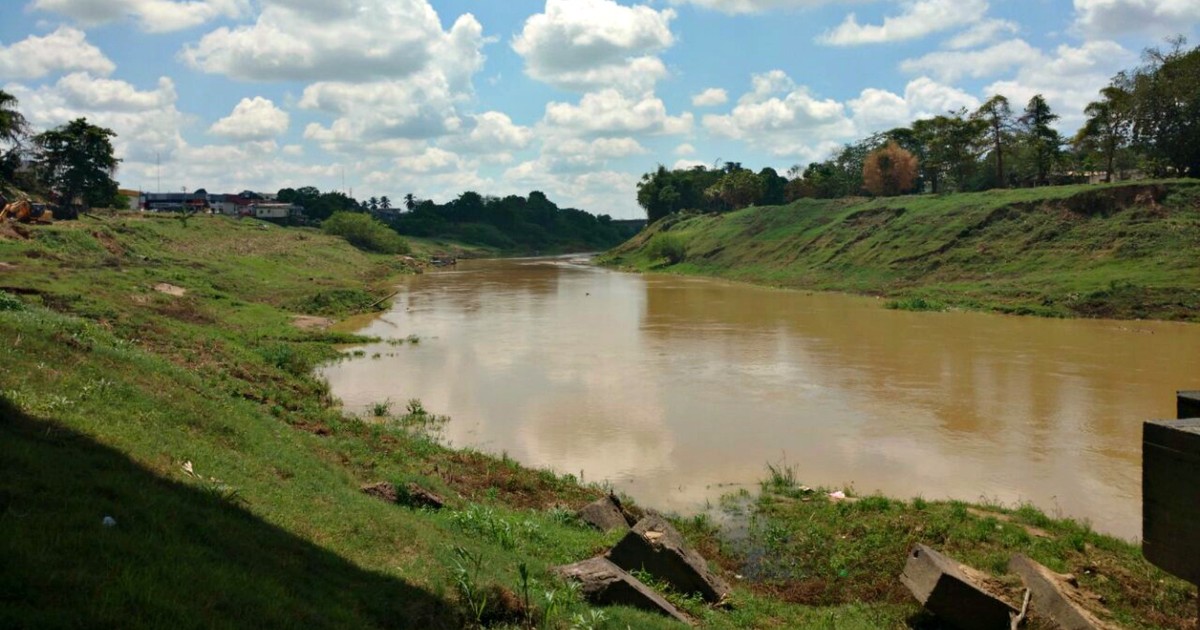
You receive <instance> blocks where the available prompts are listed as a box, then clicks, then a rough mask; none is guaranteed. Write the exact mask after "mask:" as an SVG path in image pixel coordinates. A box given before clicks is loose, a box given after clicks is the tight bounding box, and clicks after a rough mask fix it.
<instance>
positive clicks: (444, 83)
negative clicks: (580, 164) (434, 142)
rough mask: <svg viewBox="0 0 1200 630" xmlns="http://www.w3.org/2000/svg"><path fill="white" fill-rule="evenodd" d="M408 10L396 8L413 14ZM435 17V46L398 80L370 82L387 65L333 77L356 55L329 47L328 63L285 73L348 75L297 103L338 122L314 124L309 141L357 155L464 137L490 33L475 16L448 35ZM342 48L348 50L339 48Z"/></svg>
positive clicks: (367, 3) (370, 1) (375, 1)
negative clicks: (336, 66) (465, 109)
mask: <svg viewBox="0 0 1200 630" xmlns="http://www.w3.org/2000/svg"><path fill="white" fill-rule="evenodd" d="M276 1H278V0H276ZM291 1H292V2H298V1H299V0H291ZM358 2H360V3H362V5H363V6H364V7H365V8H371V9H378V8H380V6H381V5H379V2H380V0H358ZM411 4H412V3H411V2H410V3H409V5H411ZM419 4H420V5H422V6H423V7H424V8H425V9H429V6H428V4H425V3H424V0H420V2H419ZM409 5H404V6H400V7H395V9H396V10H397V11H399V10H401V9H404V8H405V7H407V8H412V7H411V6H409ZM429 12H430V13H432V9H429ZM418 13H422V12H420V11H418ZM306 15H307V14H306ZM330 19H334V18H330ZM348 19H353V20H359V19H361V18H358V17H353V18H348ZM432 19H433V22H432V24H433V28H435V29H436V33H433V34H432V36H431V40H430V41H429V42H427V44H428V45H429V46H430V48H429V49H427V50H424V51H422V52H420V53H419V56H420V57H421V60H420V65H419V67H410V66H405V67H404V68H391V69H390V70H387V72H391V73H395V74H396V76H395V77H394V78H385V79H378V80H367V79H368V78H369V77H372V76H375V75H376V74H377V73H379V72H383V71H384V69H383V66H382V65H381V66H378V67H377V68H376V70H366V71H353V72H351V71H347V72H340V73H337V72H332V71H333V68H330V67H327V66H328V64H330V63H333V60H337V59H342V58H343V57H344V55H347V54H349V52H348V49H341V48H338V49H337V50H333V49H332V48H329V47H325V48H323V50H324V53H322V54H325V53H329V55H330V56H329V57H321V58H313V59H309V60H307V61H303V62H298V63H296V64H294V65H293V66H292V67H291V69H290V70H287V71H286V72H285V73H284V74H287V73H291V72H301V71H303V72H311V73H312V74H313V76H324V74H325V73H326V72H327V71H329V72H331V73H332V74H333V75H337V76H339V77H341V78H340V79H338V80H330V81H316V82H314V83H311V84H309V85H308V86H307V87H305V89H304V92H303V94H302V95H301V97H300V99H299V102H298V105H299V106H300V107H301V108H303V109H309V110H315V111H320V112H324V113H327V114H330V115H333V116H334V117H335V118H334V120H333V121H332V122H331V123H329V124H321V123H310V124H309V125H308V126H307V127H306V128H305V132H304V135H305V137H306V138H308V139H311V140H314V141H317V142H319V143H321V145H322V146H323V147H324V148H325V149H327V150H330V151H354V150H356V147H357V145H359V144H376V143H379V142H380V141H385V140H388V139H425V138H434V137H438V136H443V135H451V134H457V133H459V132H460V131H462V130H463V129H464V124H465V122H464V115H463V114H462V113H460V111H459V106H460V105H461V104H462V103H465V102H467V101H469V99H470V98H471V94H472V86H471V78H472V76H473V75H474V74H475V73H476V72H478V70H479V69H480V68H481V67H482V65H483V61H484V58H483V55H482V53H481V52H480V50H481V48H482V46H483V44H484V37H483V28H482V26H481V25H480V24H479V22H478V21H477V20H476V19H475V18H474V17H473V16H471V15H464V16H461V17H459V18H458V20H456V21H455V23H454V26H453V27H452V28H451V29H450V30H449V31H448V32H445V33H443V32H442V31H441V29H440V27H438V26H437V18H436V15H434V16H433V17H432ZM261 23H262V20H260V24H261ZM355 24H358V22H357V21H356V22H355ZM358 26H362V27H365V26H366V25H365V24H358ZM334 30H337V29H336V28H335V29H334ZM431 33H432V31H431ZM338 46H341V44H337V45H336V46H334V47H333V48H337V47H338ZM347 46H349V44H347ZM318 47H320V46H318ZM331 51H332V52H331ZM393 53H394V51H392V50H391V49H390V48H387V49H385V50H382V51H381V54H383V55H384V56H389V55H393ZM395 54H400V53H395ZM374 63H375V62H371V63H368V64H367V65H368V66H371V65H373V64H374ZM352 65H353V64H352ZM253 68H257V70H255V71H256V72H257V71H259V70H262V71H266V68H264V67H260V66H259V65H258V62H255V64H251V66H250V67H249V68H243V70H247V69H253ZM377 146H378V145H377Z"/></svg>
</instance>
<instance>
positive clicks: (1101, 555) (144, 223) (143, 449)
mask: <svg viewBox="0 0 1200 630" xmlns="http://www.w3.org/2000/svg"><path fill="white" fill-rule="evenodd" d="M29 231H30V235H31V238H29V239H25V238H21V239H19V240H4V241H0V339H3V340H4V341H3V344H2V345H0V556H2V557H3V558H4V559H5V561H4V562H3V563H0V626H3V627H71V626H120V627H163V626H179V627H193V626H205V627H208V626H225V625H228V626H240V625H244V626H254V627H278V626H296V625H305V626H311V627H414V628H438V627H443V628H457V627H464V626H472V625H489V626H491V627H514V628H515V627H526V626H537V627H549V628H568V627H596V628H602V627H611V628H624V627H626V626H629V627H636V628H669V627H681V626H680V625H679V622H678V621H675V620H673V619H670V618H668V617H664V616H660V615H656V614H653V613H649V612H643V611H639V610H635V609H631V608H626V607H612V608H592V607H591V605H590V604H589V603H587V602H585V601H584V600H583V598H582V595H581V594H580V593H579V592H578V591H577V590H576V589H573V588H572V587H571V586H570V583H569V582H566V581H562V580H561V579H559V578H556V577H555V576H554V573H553V571H552V569H553V567H556V566H561V565H564V564H569V563H574V562H578V561H581V560H585V559H587V558H590V557H593V556H594V555H596V554H597V553H600V552H602V551H603V550H605V549H608V548H611V547H612V546H613V545H615V544H617V542H618V541H619V540H620V538H621V537H622V533H621V532H619V531H618V532H612V533H602V532H599V531H596V530H593V529H590V528H588V527H587V526H585V525H583V524H582V523H580V522H579V521H578V520H577V519H576V518H575V516H574V511H575V509H577V508H579V507H582V506H584V505H586V504H588V503H590V502H592V501H593V500H595V499H596V498H599V497H601V496H602V495H603V494H604V491H603V489H601V488H597V487H592V486H586V485H582V484H580V483H578V482H577V481H576V480H575V479H574V478H572V477H570V476H563V475H558V474H555V473H552V472H549V471H544V470H531V469H528V468H525V467H523V466H521V465H520V464H518V463H517V462H514V461H512V460H511V459H509V458H507V457H503V456H499V457H493V456H489V455H485V454H482V453H478V452H474V451H469V450H454V449H450V448H447V447H445V446H444V445H442V444H440V443H439V442H438V440H437V439H436V436H437V432H436V429H437V427H438V426H439V425H440V424H441V423H444V422H446V420H445V419H443V418H438V417H436V416H435V415H434V414H431V413H430V412H428V411H426V410H425V409H424V408H423V407H422V406H421V405H420V403H419V402H418V401H409V402H408V404H407V405H406V404H404V403H402V402H395V403H393V402H392V401H388V400H381V401H379V405H377V406H376V408H375V409H373V410H372V411H371V412H370V415H371V417H359V418H355V417H349V416H347V415H346V414H345V413H344V411H343V410H342V409H341V408H340V406H339V405H338V404H337V401H335V400H333V399H332V397H331V396H330V395H329V392H328V388H327V386H326V385H325V384H324V383H322V382H321V381H319V380H317V379H315V378H314V377H313V376H312V373H313V368H314V366H316V365H318V364H319V363H321V362H324V361H329V360H336V359H337V358H338V356H339V350H338V349H337V348H338V347H341V345H342V344H360V343H363V342H365V341H367V340H366V339H364V338H362V337H359V336H356V335H350V334H345V333H337V332H332V331H330V330H327V329H322V327H321V326H319V325H318V326H313V325H312V321H313V320H311V319H299V320H298V318H299V317H300V316H306V317H314V318H322V317H323V318H327V319H341V318H344V317H346V316H348V315H352V314H355V313H360V312H363V311H369V310H370V309H372V308H378V306H376V305H375V303H376V302H377V301H378V300H379V298H383V297H386V296H387V295H388V293H389V288H390V286H391V283H392V282H393V281H394V279H395V277H396V275H397V274H401V273H406V272H408V270H409V269H410V266H409V265H408V263H407V261H405V260H404V259H402V258H397V257H392V256H383V255H373V254H367V253H364V252H361V251H358V250H356V249H354V248H352V247H350V246H349V245H348V244H347V243H345V242H344V241H342V240H340V239H337V238H333V237H329V236H326V235H323V234H320V233H319V232H317V231H314V230H308V229H292V228H286V229H285V228H277V227H274V226H270V227H263V226H261V225H259V224H258V223H257V222H254V221H242V222H238V221H234V220H230V219H225V218H221V217H193V218H192V219H191V220H190V221H187V222H183V221H178V220H175V219H171V218H164V217H144V216H118V217H112V218H105V219H88V220H81V221H77V222H70V223H62V224H58V225H54V226H35V227H33V228H31V229H30V230H29ZM416 249H418V250H419V249H420V246H419V245H417V247H416ZM299 323H303V324H304V325H303V326H301V325H298V324H299ZM406 332H407V331H397V335H398V337H397V341H398V340H399V339H401V338H403V337H404V336H405V334H406ZM409 344H410V345H404V344H400V343H397V344H395V345H394V346H392V347H393V348H394V351H395V352H397V353H400V352H403V351H404V350H405V349H406V348H409V347H411V342H409ZM434 411H436V410H434ZM449 422H453V419H451V420H449ZM380 482H387V483H388V484H390V485H383V486H381V485H380ZM364 487H366V488H367V489H370V490H371V493H367V492H364ZM380 488H383V489H385V490H386V489H387V488H391V489H393V490H394V498H393V496H392V495H390V494H389V493H388V492H386V491H381V490H380ZM829 495H830V493H829V492H826V491H824V490H819V489H818V490H813V489H806V488H804V487H803V486H801V485H800V484H799V482H798V481H797V480H796V478H795V474H794V473H791V472H789V471H787V470H786V469H777V470H776V472H775V474H774V475H772V476H771V478H770V480H769V481H768V482H767V485H766V487H765V491H764V492H763V493H762V494H761V495H758V496H750V495H746V496H743V497H738V496H733V497H730V499H729V501H728V505H727V506H726V508H727V514H728V515H729V517H730V518H731V519H732V520H733V521H735V522H739V523H744V524H745V526H744V527H742V528H741V529H740V530H739V531H737V532H734V533H730V532H729V531H727V530H726V529H724V528H722V527H718V526H717V525H716V524H714V521H713V520H712V519H710V518H706V517H703V516H700V517H693V518H684V519H677V520H675V526H676V527H678V528H679V529H680V531H681V533H682V534H683V535H684V537H685V538H686V539H687V540H688V541H689V543H690V544H691V545H693V546H694V547H695V548H696V549H697V550H698V551H699V552H700V553H701V554H703V555H704V556H705V557H706V558H707V559H708V560H709V561H710V563H711V566H712V568H713V569H715V570H717V572H718V573H719V574H720V576H721V577H722V578H723V579H724V580H726V581H728V582H730V583H731V585H732V588H733V591H732V594H731V595H730V597H729V599H728V602H727V605H726V606H714V605H710V604H708V603H707V602H705V601H703V600H702V599H700V598H695V597H689V596H686V595H684V594H679V593H673V592H670V591H669V590H668V589H664V591H665V592H666V595H667V598H668V600H670V601H671V602H672V603H673V604H675V605H677V606H679V607H681V608H682V609H683V611H684V613H685V614H686V615H688V617H689V618H690V620H691V621H692V622H693V623H696V624H697V625H700V626H704V627H831V626H836V627H839V628H842V627H846V628H856V627H861V628H877V627H899V626H904V625H909V624H920V623H924V622H925V621H926V618H925V617H923V616H922V615H921V613H920V608H919V606H918V605H917V604H916V602H915V601H913V600H912V599H911V598H909V597H907V596H905V595H904V593H903V591H899V590H898V588H900V587H898V585H899V584H900V583H899V581H898V577H899V572H900V571H901V570H902V568H903V565H904V561H905V555H906V554H907V549H906V548H905V547H907V545H909V544H910V543H914V544H915V543H917V542H920V543H925V544H929V545H931V546H933V547H935V548H937V549H939V550H941V551H944V552H946V553H948V554H950V555H951V556H954V557H955V558H956V559H958V560H960V561H962V562H966V563H969V564H973V565H975V566H976V567H977V568H979V569H980V570H983V571H985V572H988V573H990V574H993V575H996V576H1001V575H1007V573H1006V572H1005V571H1003V567H1002V566H1001V564H1002V563H1001V558H1002V557H1003V558H1004V559H1005V561H1007V555H1009V554H1011V553H1015V552H1018V551H1019V552H1022V553H1026V554H1028V555H1030V556H1032V557H1033V558H1034V559H1035V560H1037V561H1039V562H1042V563H1044V564H1046V565H1047V566H1049V567H1051V568H1052V569H1054V570H1056V571H1069V572H1072V573H1074V574H1075V575H1076V577H1077V579H1078V581H1079V583H1080V584H1081V585H1082V586H1083V587H1084V588H1085V589H1087V590H1088V591H1089V592H1092V593H1095V594H1097V595H1099V596H1102V597H1103V598H1104V605H1105V606H1106V607H1107V608H1108V610H1109V613H1110V616H1111V618H1112V619H1114V620H1116V621H1117V622H1119V623H1121V624H1124V625H1127V626H1130V627H1186V623H1188V621H1187V620H1188V619H1189V618H1190V616H1191V615H1192V611H1193V610H1194V607H1195V600H1194V591H1193V590H1192V589H1191V588H1190V587H1188V586H1187V585H1186V584H1183V583H1182V582H1179V581H1177V580H1174V579H1172V578H1170V577H1168V576H1166V575H1164V574H1163V573H1161V572H1160V571H1158V570H1156V569H1154V568H1153V567H1152V566H1150V565H1149V564H1148V563H1146V562H1145V561H1144V560H1142V559H1141V557H1140V554H1139V551H1138V549H1137V548H1136V547H1135V546H1133V545H1131V544H1128V543H1125V542H1121V541H1118V540H1115V539H1112V538H1109V537H1105V536H1102V535H1099V534H1096V533H1094V532H1092V531H1090V530H1089V529H1088V528H1086V527H1084V526H1082V525H1079V524H1077V523H1073V522H1071V521H1066V520H1058V519H1051V518H1047V517H1046V516H1044V515H1042V514H1041V513H1040V512H1038V511H1037V510H1035V509H1033V508H1031V507H1024V508H1020V509H1016V510H1010V509H1006V508H1001V507H988V506H968V505H966V504H961V503H943V502H925V501H920V500H913V501H896V500H890V499H884V498H882V497H865V498H861V499H859V500H857V501H855V500H853V496H851V500H840V499H837V498H835V497H831V496H829ZM380 496H383V497H384V498H385V499H386V500H380V498H379V497H380ZM431 496H432V497H436V498H437V499H438V501H440V502H441V503H442V507H441V508H440V509H438V508H435V507H434V505H435V504H436V502H435V501H434V500H433V499H431V498H430V497H431ZM751 517H753V518H751ZM998 579H1000V581H1001V583H1002V585H1005V584H1006V585H1007V586H1005V588H1008V589H1009V591H1007V592H1006V593H1005V595H1006V596H1011V594H1012V593H1015V590H1014V589H1016V587H1015V586H1014V585H1013V583H1012V582H1011V578H998ZM1004 580H1009V581H1008V582H1005V581H1004ZM652 586H654V587H655V588H662V585H660V584H652Z"/></svg>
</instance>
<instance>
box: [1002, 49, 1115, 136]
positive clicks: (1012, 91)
mask: <svg viewBox="0 0 1200 630" xmlns="http://www.w3.org/2000/svg"><path fill="white" fill-rule="evenodd" d="M1136 60H1137V56H1136V55H1135V54H1134V53H1132V52H1130V51H1128V50H1126V49H1125V48H1124V47H1122V46H1121V45H1120V44H1117V43H1116V42H1111V41H1103V40H1100V41H1091V42H1085V43H1083V44H1081V45H1080V46H1068V45H1065V44H1064V45H1062V46H1059V47H1058V48H1057V49H1055V51H1054V54H1052V55H1051V54H1045V53H1042V55H1041V57H1039V58H1037V59H1034V60H1031V61H1030V62H1028V63H1026V64H1025V65H1023V66H1022V67H1021V68H1020V69H1019V70H1018V71H1017V73H1016V76H1015V77H1013V78H1012V79H1008V80H1003V81H996V82H993V83H992V84H990V85H988V86H987V87H986V88H984V89H985V91H986V93H987V94H1003V95H1004V96H1007V97H1008V98H1009V100H1010V101H1012V103H1013V109H1017V110H1019V109H1021V108H1023V107H1024V106H1025V103H1027V102H1028V101H1029V99H1030V98H1031V97H1032V96H1033V95H1035V94H1041V95H1043V96H1044V97H1045V98H1046V101H1047V102H1048V103H1049V104H1050V106H1051V107H1052V108H1053V109H1054V110H1055V112H1056V113H1058V114H1059V115H1061V116H1062V118H1061V119H1060V120H1059V121H1058V127H1059V129H1060V130H1063V131H1065V132H1068V133H1070V132H1073V131H1074V130H1075V129H1077V128H1078V127H1079V126H1080V125H1081V124H1082V123H1083V109H1084V108H1085V107H1087V104H1088V103H1090V102H1091V101H1094V100H1096V98H1098V96H1099V91H1100V89H1101V88H1103V87H1104V86H1106V85H1108V82H1109V80H1110V79H1111V78H1112V76H1113V75H1114V74H1116V73H1117V72H1119V71H1120V70H1122V69H1123V68H1126V67H1128V66H1129V65H1130V64H1132V63H1134V62H1135V61H1136Z"/></svg>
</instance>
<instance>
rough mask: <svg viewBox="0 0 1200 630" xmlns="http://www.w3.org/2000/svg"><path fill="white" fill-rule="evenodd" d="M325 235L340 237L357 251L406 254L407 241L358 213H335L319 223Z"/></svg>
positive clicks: (384, 226)
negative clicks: (357, 249)
mask: <svg viewBox="0 0 1200 630" xmlns="http://www.w3.org/2000/svg"><path fill="white" fill-rule="evenodd" d="M321 229H322V230H323V231H324V232H325V233H326V234H332V235H334V236H340V237H342V238H344V239H346V240H347V241H349V243H350V244H351V245H353V246H355V247H357V248H359V249H362V250H365V251H369V252H378V253H380V254H407V253H408V252H409V247H408V241H405V240H404V239H403V238H400V235H399V234H397V233H396V232H395V230H392V229H391V228H389V227H388V226H386V225H384V224H383V223H380V222H379V221H377V220H375V219H374V218H372V217H371V216H370V215H366V214H362V213H360V212H335V213H333V215H332V216H330V217H329V218H328V219H325V220H324V221H323V222H321Z"/></svg>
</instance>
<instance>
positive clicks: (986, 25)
mask: <svg viewBox="0 0 1200 630" xmlns="http://www.w3.org/2000/svg"><path fill="white" fill-rule="evenodd" d="M1019 30H1020V25H1018V24H1017V23H1016V22H1011V21H1009V20H984V21H982V22H979V23H977V24H975V25H973V26H971V28H968V29H967V30H965V31H963V32H961V33H959V34H957V35H955V36H954V37H951V38H950V39H949V40H947V41H946V43H945V46H946V48H953V49H955V50H962V49H964V48H975V47H976V46H982V45H984V44H989V43H991V42H994V41H996V40H997V39H1000V37H1002V36H1005V35H1016V33H1017V31H1019Z"/></svg>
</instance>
